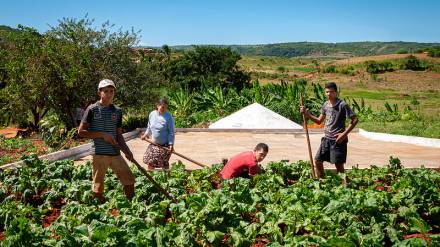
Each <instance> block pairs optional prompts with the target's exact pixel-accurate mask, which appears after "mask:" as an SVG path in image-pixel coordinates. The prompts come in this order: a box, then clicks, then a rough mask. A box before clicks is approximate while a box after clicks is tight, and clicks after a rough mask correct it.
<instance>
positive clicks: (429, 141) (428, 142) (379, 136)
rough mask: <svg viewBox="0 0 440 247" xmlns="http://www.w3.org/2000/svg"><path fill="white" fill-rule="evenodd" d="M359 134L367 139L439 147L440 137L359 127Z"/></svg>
mask: <svg viewBox="0 0 440 247" xmlns="http://www.w3.org/2000/svg"><path fill="white" fill-rule="evenodd" d="M359 134H360V135H361V136H363V137H366V138H368V139H372V140H377V141H388V142H401V143H408V144H414V145H418V146H424V147H435V148H440V139H436V138H426V137H417V136H404V135H394V134H386V133H378V132H369V131H366V130H364V129H359Z"/></svg>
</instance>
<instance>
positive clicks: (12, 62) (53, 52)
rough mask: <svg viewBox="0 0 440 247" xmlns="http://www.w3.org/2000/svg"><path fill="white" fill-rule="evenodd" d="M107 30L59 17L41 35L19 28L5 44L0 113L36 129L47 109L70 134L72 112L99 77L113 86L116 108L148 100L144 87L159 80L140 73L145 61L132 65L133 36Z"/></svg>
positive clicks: (93, 95) (93, 94)
mask: <svg viewBox="0 0 440 247" xmlns="http://www.w3.org/2000/svg"><path fill="white" fill-rule="evenodd" d="M112 28H113V26H112V25H110V24H109V23H108V22H106V23H104V24H103V25H102V26H101V27H100V28H99V29H98V28H94V27H93V20H90V19H88V18H87V17H86V18H84V19H80V20H76V19H67V18H64V19H62V20H61V21H59V24H58V25H57V26H55V27H52V28H51V30H49V31H48V32H46V33H45V34H43V35H40V34H38V33H37V32H36V31H35V30H33V29H29V28H22V30H21V32H19V34H17V35H16V36H14V38H13V39H11V44H12V48H10V49H8V51H7V53H8V56H7V58H5V61H6V62H5V64H6V65H5V66H0V72H1V70H2V67H4V68H6V74H7V79H6V82H5V84H6V86H5V87H4V89H1V91H0V96H1V97H0V98H1V100H0V103H1V104H2V105H1V107H2V111H3V110H14V111H15V112H19V113H22V114H27V113H28V112H31V114H32V115H33V118H34V120H33V125H34V126H37V125H38V122H39V121H40V120H41V118H42V117H44V115H45V114H46V113H47V112H48V110H49V109H51V110H53V111H54V112H55V114H57V115H58V117H59V118H60V119H61V121H62V122H63V123H64V124H65V126H66V127H67V128H68V129H70V128H72V127H73V126H74V113H75V108H77V107H81V106H84V105H85V104H87V103H88V102H91V101H94V100H97V99H98V97H97V85H98V82H99V81H100V80H101V79H103V78H109V79H112V80H114V81H115V82H116V84H117V94H116V98H115V102H116V103H117V104H118V105H120V106H122V107H130V106H138V105H139V104H140V103H141V102H144V101H145V99H149V100H151V99H150V98H149V97H148V96H149V90H150V86H151V85H152V84H154V83H157V80H159V79H158V78H157V77H156V75H155V74H154V73H148V72H151V71H145V69H146V68H148V66H146V63H147V62H146V61H141V62H138V61H137V60H136V57H135V56H136V55H135V52H134V50H133V47H134V46H135V45H136V44H137V42H138V34H137V33H135V32H134V31H133V30H132V31H130V32H129V31H125V32H123V31H121V30H119V31H116V32H113V31H112ZM2 64H3V62H2ZM0 65H1V64H0ZM2 77H4V76H2ZM8 98H10V99H13V100H8Z"/></svg>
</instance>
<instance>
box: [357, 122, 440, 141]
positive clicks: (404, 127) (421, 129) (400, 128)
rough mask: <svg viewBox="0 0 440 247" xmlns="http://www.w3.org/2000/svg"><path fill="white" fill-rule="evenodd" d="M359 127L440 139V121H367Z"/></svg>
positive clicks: (373, 130) (374, 130)
mask: <svg viewBox="0 0 440 247" xmlns="http://www.w3.org/2000/svg"><path fill="white" fill-rule="evenodd" d="M357 127H359V128H362V129H365V130H367V131H372V132H381V133H389V134H396V135H407V136H420V137H428V138H440V122H439V121H438V120H430V119H423V120H421V121H395V122H378V121H367V122H359V124H358V126H357Z"/></svg>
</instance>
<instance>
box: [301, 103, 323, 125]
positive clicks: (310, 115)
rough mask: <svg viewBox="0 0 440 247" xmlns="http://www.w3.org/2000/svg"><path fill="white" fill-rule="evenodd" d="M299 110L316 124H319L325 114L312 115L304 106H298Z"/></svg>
mask: <svg viewBox="0 0 440 247" xmlns="http://www.w3.org/2000/svg"><path fill="white" fill-rule="evenodd" d="M300 111H301V113H303V114H304V115H305V116H306V117H307V118H309V119H310V120H312V121H313V122H315V123H316V124H321V123H322V121H324V119H325V115H324V114H320V115H319V117H316V116H313V115H312V114H311V113H310V112H309V109H307V108H305V107H304V106H301V107H300Z"/></svg>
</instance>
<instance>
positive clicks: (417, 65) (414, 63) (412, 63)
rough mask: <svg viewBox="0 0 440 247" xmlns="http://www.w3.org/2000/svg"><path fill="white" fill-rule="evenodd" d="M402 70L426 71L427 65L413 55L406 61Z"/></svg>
mask: <svg viewBox="0 0 440 247" xmlns="http://www.w3.org/2000/svg"><path fill="white" fill-rule="evenodd" d="M401 68H402V69H406V70H425V69H426V65H425V64H423V63H422V62H421V61H420V60H419V59H417V57H415V56H413V55H411V56H408V57H407V58H405V59H404V61H403V63H402V65H401Z"/></svg>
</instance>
